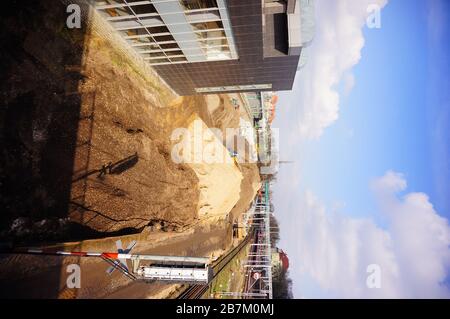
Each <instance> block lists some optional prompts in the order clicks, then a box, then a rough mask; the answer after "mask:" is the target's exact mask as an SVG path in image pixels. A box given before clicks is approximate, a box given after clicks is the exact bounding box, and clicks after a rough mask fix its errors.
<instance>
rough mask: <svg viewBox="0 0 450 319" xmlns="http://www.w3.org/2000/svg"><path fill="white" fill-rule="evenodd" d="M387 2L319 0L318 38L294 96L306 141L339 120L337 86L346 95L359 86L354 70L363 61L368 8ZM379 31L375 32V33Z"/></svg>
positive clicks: (298, 81) (376, 0)
mask: <svg viewBox="0 0 450 319" xmlns="http://www.w3.org/2000/svg"><path fill="white" fill-rule="evenodd" d="M386 3H387V0H358V1H354V0H339V1H334V0H317V1H316V25H317V27H316V36H315V39H314V41H313V43H312V45H311V47H310V48H308V50H309V51H308V56H309V61H308V62H307V64H306V65H305V67H304V68H302V69H301V70H300V72H299V73H298V74H297V79H296V83H295V84H294V86H295V87H294V93H293V94H294V95H295V97H293V96H290V99H291V100H295V101H298V103H299V105H297V106H296V107H298V108H299V109H300V114H299V117H300V118H299V129H300V135H301V136H302V137H304V138H318V137H320V135H321V134H322V132H323V130H324V129H325V128H326V127H327V126H329V125H331V124H332V123H333V122H335V121H336V120H337V119H338V117H339V100H340V96H339V92H338V90H337V86H338V85H339V84H340V83H341V81H344V90H346V92H345V93H347V94H348V92H349V91H350V90H351V89H352V87H353V85H354V84H355V81H354V77H353V75H352V73H351V69H352V68H353V67H354V66H355V65H356V64H358V62H359V60H360V59H361V50H362V48H363V46H364V37H363V34H362V29H363V27H364V26H365V23H366V18H367V16H368V13H367V7H368V6H369V5H370V4H378V5H379V6H380V7H381V8H382V7H384V6H385V5H386ZM374 32H375V31H374Z"/></svg>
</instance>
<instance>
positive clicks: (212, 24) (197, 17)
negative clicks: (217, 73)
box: [95, 0, 238, 65]
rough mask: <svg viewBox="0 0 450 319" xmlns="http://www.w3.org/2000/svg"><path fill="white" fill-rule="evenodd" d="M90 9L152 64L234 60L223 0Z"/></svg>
mask: <svg viewBox="0 0 450 319" xmlns="http://www.w3.org/2000/svg"><path fill="white" fill-rule="evenodd" d="M95 7H96V9H97V10H98V11H99V12H100V13H101V14H102V15H103V16H104V17H105V19H106V20H108V21H109V22H110V23H111V24H112V25H113V27H114V28H115V29H116V30H117V31H118V32H120V33H121V35H122V36H123V37H124V38H125V39H126V40H127V41H128V42H129V43H130V45H131V46H133V47H134V48H135V49H136V50H137V51H138V52H139V53H140V54H141V55H142V56H143V57H144V59H145V60H147V61H148V62H149V63H150V64H151V65H164V64H175V63H192V62H205V61H220V60H231V59H237V58H238V55H237V52H236V48H235V44H234V39H233V32H232V29H231V25H230V20H229V15H228V10H227V8H226V5H225V1H224V0H154V1H149V0H148V1H136V0H97V1H95Z"/></svg>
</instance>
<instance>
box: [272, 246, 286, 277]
mask: <svg viewBox="0 0 450 319" xmlns="http://www.w3.org/2000/svg"><path fill="white" fill-rule="evenodd" d="M288 269H289V258H288V256H287V254H286V253H285V252H284V251H283V250H281V249H279V248H275V249H274V250H273V251H272V274H273V276H274V277H276V276H277V275H278V274H280V272H281V271H282V270H288Z"/></svg>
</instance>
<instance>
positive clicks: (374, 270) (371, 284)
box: [366, 264, 381, 289]
mask: <svg viewBox="0 0 450 319" xmlns="http://www.w3.org/2000/svg"><path fill="white" fill-rule="evenodd" d="M366 271H367V273H368V274H369V275H368V276H367V279H366V285H367V288H369V289H380V288H381V267H380V265H377V264H370V265H368V266H367V269H366Z"/></svg>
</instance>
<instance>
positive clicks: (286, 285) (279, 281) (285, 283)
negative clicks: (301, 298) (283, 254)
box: [272, 269, 294, 299]
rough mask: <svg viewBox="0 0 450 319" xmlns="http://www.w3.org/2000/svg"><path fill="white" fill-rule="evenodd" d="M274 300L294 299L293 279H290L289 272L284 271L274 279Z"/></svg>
mask: <svg viewBox="0 0 450 319" xmlns="http://www.w3.org/2000/svg"><path fill="white" fill-rule="evenodd" d="M272 289H273V298H274V299H293V298H294V296H293V294H292V279H291V278H289V272H288V271H287V270H286V269H282V270H281V271H280V272H279V274H278V276H276V277H274V278H273V282H272Z"/></svg>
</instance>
